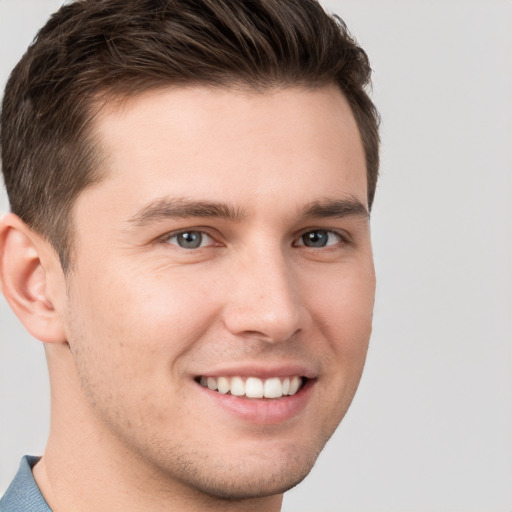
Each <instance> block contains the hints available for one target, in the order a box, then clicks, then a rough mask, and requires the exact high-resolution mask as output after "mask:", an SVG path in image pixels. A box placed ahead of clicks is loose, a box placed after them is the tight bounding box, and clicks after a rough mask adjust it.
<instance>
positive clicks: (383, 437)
mask: <svg viewBox="0 0 512 512" xmlns="http://www.w3.org/2000/svg"><path fill="white" fill-rule="evenodd" d="M60 3H61V2H60V1H57V0H0V84H4V83H5V81H6V79H7V76H8V73H9V72H10V70H11V69H12V67H13V66H14V64H15V63H16V62H17V60H18V59H19V57H20V56H21V55H22V53H23V51H24V50H25V48H26V47H27V45H28V43H29V42H30V41H31V39H32V37H33V36H34V35H35V32H36V30H37V28H39V27H40V26H41V25H42V24H43V22H44V21H45V20H46V18H47V17H48V15H49V13H50V12H52V11H53V10H54V9H55V8H56V7H58V5H59V4H60ZM324 5H326V6H327V8H328V9H329V10H331V11H334V12H337V13H338V14H340V15H341V16H342V18H344V19H345V21H346V22H347V24H348V26H349V27H350V29H351V31H352V32H353V33H354V34H355V36H356V37H357V39H358V40H359V42H360V43H361V44H362V45H363V47H364V48H365V49H366V50H367V52H368V54H369V55H370V58H371V61H372V67H373V69H374V91H373V98H374V100H375V102H376V103H377V105H378V107H379V109H380V111H381V114H382V118H383V123H382V167H381V179H380V183H379V187H378V191H377V199H376V203H375V207H374V211H373V214H372V231H373V239H374V246H375V261H376V268H377V274H378V291H377V299H376V306H375V324H374V334H373V336H372V341H371V346H370V352H369V355H368V361H367V365H366V368H365V373H364V375H363V380H362V382H361V385H360V388H359V391H358V393H357V395H356V398H355V401H354V403H353V405H352V408H351V409H350V411H349V413H348V415H347V416H346V418H345V420H344V421H343V422H342V425H341V427H340V428H339V429H338V431H337V433H336V434H335V436H334V437H333V438H332V440H331V441H330V442H329V443H328V445H327V447H326V450H325V451H324V453H323V454H322V455H321V457H320V459H319V461H318V463H317V464H316V466H315V468H314V470H313V471H312V473H311V475H310V476H309V477H308V478H307V479H306V480H305V481H304V482H303V483H302V484H301V485H299V486H298V487H297V488H296V489H294V490H293V491H291V492H290V493H288V494H287V497H286V498H285V502H284V511H285V512H334V511H336V512H340V511H346V512H349V511H358V512H386V511H393V512H400V511H407V512H434V511H435V512H444V511H446V512H511V511H512V321H511V317H512V258H511V256H512V207H511V203H512V178H511V176H512V150H511V146H512V2H511V1H509V0H478V1H476V0H463V1H462V0H461V1H457V0H451V1H450V0H448V1H440V0H437V1H436V0H326V1H325V2H324ZM2 90H3V85H2ZM2 194H3V195H0V210H4V211H5V210H7V209H8V203H7V199H6V197H5V194H4V193H2ZM0 300H1V302H0V319H1V328H0V335H1V343H0V492H1V491H4V490H5V488H6V487H7V485H8V483H9V481H10V480H11V478H12V477H13V475H14V473H15V471H16V469H17V466H18V462H19V459H20V457H21V456H22V455H23V454H25V453H31V454H40V453H41V452H42V450H43V448H44V442H45V438H46V435H47V432H48V419H49V414H48V409H49V393H48V381H47V375H46V367H45V361H44V354H43V349H42V346H41V344H40V343H39V342H38V341H36V340H34V339H31V338H30V337H29V336H28V335H27V334H25V332H24V330H23V328H22V327H21V325H20V324H19V323H18V321H17V320H16V319H15V318H14V316H13V315H12V313H11V312H10V310H9V308H8V307H7V305H6V303H5V301H4V300H3V299H0ZM226 442H229V440H226Z"/></svg>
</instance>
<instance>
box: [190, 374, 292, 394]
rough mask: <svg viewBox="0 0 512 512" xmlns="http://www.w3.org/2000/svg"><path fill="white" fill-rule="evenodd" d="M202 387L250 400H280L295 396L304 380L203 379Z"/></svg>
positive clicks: (255, 378) (288, 378)
mask: <svg viewBox="0 0 512 512" xmlns="http://www.w3.org/2000/svg"><path fill="white" fill-rule="evenodd" d="M199 382H200V383H201V385H202V386H204V387H207V388H209V389H211V390H213V391H218V392H219V393H222V394H226V393H231V394H232V395H235V396H247V397H248V398H279V397H281V396H283V395H294V394H295V393H297V391H298V390H299V388H300V387H301V385H302V379H301V378H300V377H298V376H295V377H286V378H283V379H280V378H279V377H272V378H270V379H259V378H258V377H247V378H246V379H245V380H244V379H243V378H242V377H201V379H200V381H199Z"/></svg>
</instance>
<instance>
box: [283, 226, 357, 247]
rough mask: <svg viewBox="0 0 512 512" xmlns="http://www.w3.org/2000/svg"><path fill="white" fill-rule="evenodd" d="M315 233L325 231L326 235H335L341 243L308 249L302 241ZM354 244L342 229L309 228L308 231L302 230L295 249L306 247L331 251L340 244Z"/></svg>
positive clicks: (295, 243) (296, 240)
mask: <svg viewBox="0 0 512 512" xmlns="http://www.w3.org/2000/svg"><path fill="white" fill-rule="evenodd" d="M313 231H325V232H326V233H333V234H334V235H336V236H337V237H338V238H339V242H338V243H336V244H331V245H326V246H324V247H308V246H307V245H306V244H304V242H303V241H302V237H303V236H304V235H307V234H308V233H311V232H313ZM351 243H352V240H351V238H350V236H349V234H348V233H347V232H346V231H344V230H340V229H332V228H331V229H329V228H307V229H304V230H302V231H301V232H300V233H299V234H298V236H297V237H296V239H295V242H294V243H293V245H294V246H295V247H306V248H308V249H317V250H318V249H329V248H333V247H336V246H338V244H341V245H348V244H351Z"/></svg>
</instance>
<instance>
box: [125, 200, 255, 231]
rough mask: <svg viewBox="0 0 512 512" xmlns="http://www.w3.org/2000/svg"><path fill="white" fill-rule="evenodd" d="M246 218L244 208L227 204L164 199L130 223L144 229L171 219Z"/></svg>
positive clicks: (236, 220)
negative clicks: (149, 225) (154, 223)
mask: <svg viewBox="0 0 512 512" xmlns="http://www.w3.org/2000/svg"><path fill="white" fill-rule="evenodd" d="M245 216H246V214H245V212H244V210H243V208H241V207H232V206H230V205H227V204H225V203H217V202H212V201H192V200H190V199H186V198H169V197H164V198H162V199H157V200H156V201H152V202H151V203H149V204H148V205H146V206H144V207H143V208H141V209H140V210H139V211H138V212H137V213H136V214H135V215H134V216H133V217H131V218H130V219H129V220H128V222H129V223H130V224H135V225H137V226H141V227H142V226H146V225H148V224H151V223H153V222H158V221H160V220H165V219H169V218H182V219H184V218H188V217H219V218H222V219H227V220H231V221H234V222H239V221H241V220H243V219H244V217H245Z"/></svg>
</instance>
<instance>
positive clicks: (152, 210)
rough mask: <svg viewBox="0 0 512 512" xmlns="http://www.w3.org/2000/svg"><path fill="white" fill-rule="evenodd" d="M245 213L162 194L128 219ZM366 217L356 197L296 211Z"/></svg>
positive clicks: (237, 218) (233, 217) (141, 222)
mask: <svg viewBox="0 0 512 512" xmlns="http://www.w3.org/2000/svg"><path fill="white" fill-rule="evenodd" d="M246 216H247V213H246V211H245V210H244V209H243V208H242V207H241V206H231V205H228V204H226V203H219V202H215V201H193V200H190V199H186V198H170V197H164V198H161V199H157V200H155V201H152V202H151V203H149V204H148V205H146V206H144V207H143V208H141V209H140V210H139V211H138V212H137V213H136V214H135V215H133V216H132V217H130V219H129V220H128V222H129V223H130V224H134V225H136V226H140V227H143V226H146V225H148V224H151V223H153V222H158V221H161V220H165V219H169V218H182V219H184V218H189V217H208V218H214V217H217V218H222V219H226V220H230V221H233V222H241V221H242V220H244V218H245V217H246ZM353 216H356V217H364V218H369V212H368V210H367V209H366V207H365V206H364V205H363V203H361V202H360V201H359V200H358V199H355V198H353V197H349V198H346V199H324V200H320V201H313V202H311V203H309V204H307V205H305V206H304V207H303V208H301V209H300V210H299V211H298V218H302V219H308V218H327V217H334V218H344V217H353Z"/></svg>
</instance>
